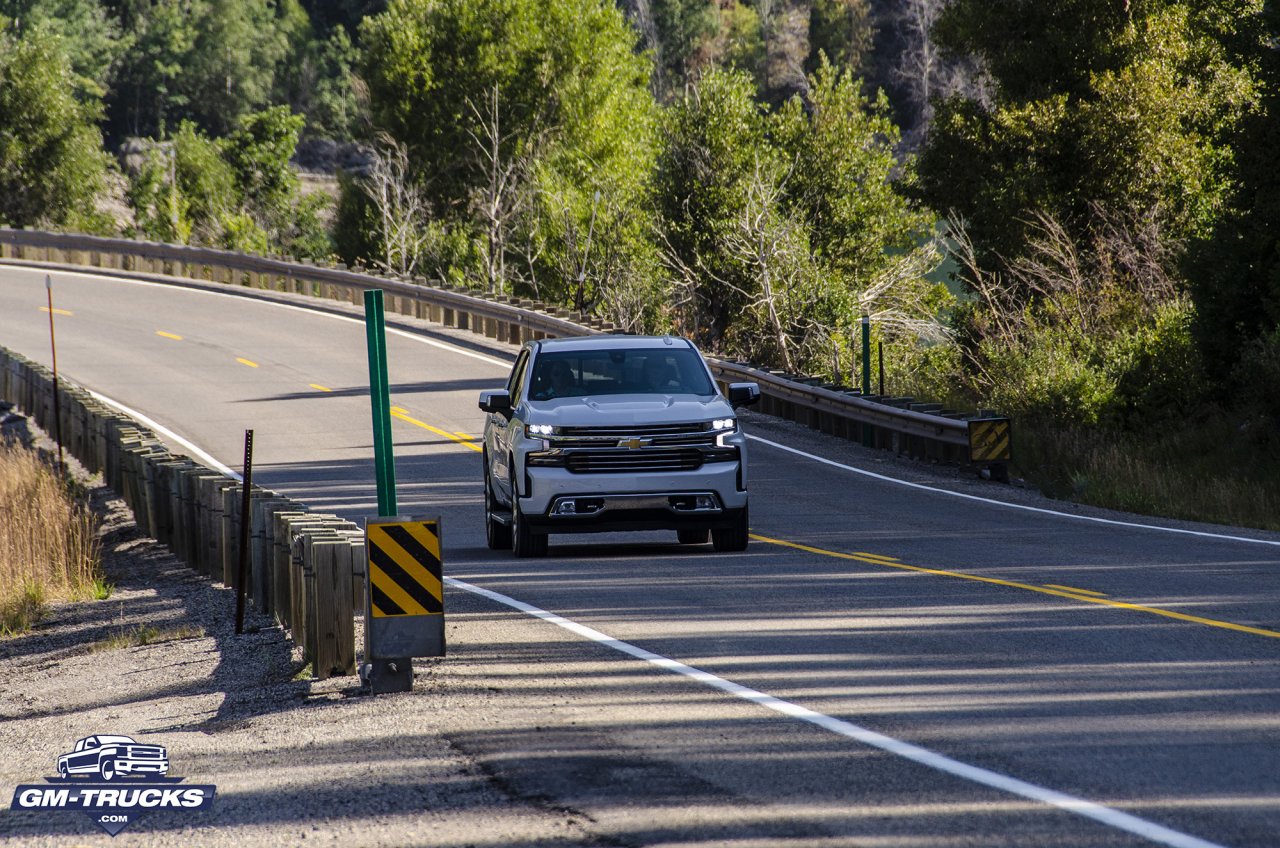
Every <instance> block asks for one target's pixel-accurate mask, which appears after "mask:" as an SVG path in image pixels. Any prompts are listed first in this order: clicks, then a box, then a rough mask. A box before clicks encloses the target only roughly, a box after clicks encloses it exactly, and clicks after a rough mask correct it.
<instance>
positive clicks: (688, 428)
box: [550, 423, 716, 448]
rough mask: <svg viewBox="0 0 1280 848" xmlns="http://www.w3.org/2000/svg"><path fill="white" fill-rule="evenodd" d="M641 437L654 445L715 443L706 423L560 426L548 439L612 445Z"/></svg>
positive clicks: (565, 444) (558, 443) (563, 444)
mask: <svg viewBox="0 0 1280 848" xmlns="http://www.w3.org/2000/svg"><path fill="white" fill-rule="evenodd" d="M631 439H643V440H645V441H647V442H648V443H649V444H651V445H653V446H654V447H676V446H684V445H691V446H696V445H714V444H715V443H716V434H715V433H712V432H710V431H708V430H707V425H705V424H700V423H693V424H660V425H652V426H646V427H636V426H630V427H562V428H560V432H559V433H557V434H556V435H555V436H553V437H552V438H551V439H550V442H551V445H552V447H557V448H573V447H604V446H606V445H607V446H608V447H614V446H616V445H617V444H618V443H619V442H622V441H627V440H631Z"/></svg>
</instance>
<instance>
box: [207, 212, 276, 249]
mask: <svg viewBox="0 0 1280 848" xmlns="http://www.w3.org/2000/svg"><path fill="white" fill-rule="evenodd" d="M221 223H222V243H221V244H220V245H219V247H225V248H226V249H227V250H238V251H240V252H241V253H255V254H257V255H259V256H265V255H266V254H268V253H270V252H271V239H270V238H269V237H268V236H267V232H266V230H264V229H262V227H260V226H258V222H257V221H255V220H254V219H253V216H252V215H250V214H249V213H248V212H243V211H241V212H230V213H227V214H224V215H223V216H222V221H221Z"/></svg>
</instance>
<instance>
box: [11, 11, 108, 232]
mask: <svg viewBox="0 0 1280 848" xmlns="http://www.w3.org/2000/svg"><path fill="white" fill-rule="evenodd" d="M75 79H76V77H75V73H74V71H73V70H72V67H71V62H70V60H69V58H68V57H67V55H66V54H65V53H64V52H62V50H61V47H60V40H59V39H58V38H57V37H56V36H53V35H50V34H46V33H45V32H43V31H41V30H40V29H39V28H36V29H34V30H30V31H27V32H25V33H23V34H22V35H21V36H15V35H14V34H13V33H11V32H10V31H9V28H8V26H7V25H6V23H5V21H4V19H3V18H0V223H3V224H6V225H8V226H19V227H31V226H37V225H38V226H52V227H69V228H72V229H81V230H102V229H105V228H106V227H107V224H106V223H105V222H104V221H103V220H101V216H99V215H97V213H96V212H95V211H94V202H95V200H96V198H97V196H98V194H99V193H100V192H101V191H102V189H103V187H104V184H105V179H106V174H107V170H108V167H109V164H108V160H107V157H106V155H105V154H104V153H103V152H102V136H101V134H100V133H99V132H98V128H97V120H98V118H99V117H100V115H101V105H100V102H99V101H98V100H97V99H96V98H94V97H93V96H92V94H90V93H87V92H86V93H85V94H84V99H83V100H80V99H77V98H76V97H75V96H74V94H73V92H74V91H75V90H76V85H75Z"/></svg>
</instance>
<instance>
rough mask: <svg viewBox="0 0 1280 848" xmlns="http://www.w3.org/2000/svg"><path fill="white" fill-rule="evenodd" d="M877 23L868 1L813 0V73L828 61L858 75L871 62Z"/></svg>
mask: <svg viewBox="0 0 1280 848" xmlns="http://www.w3.org/2000/svg"><path fill="white" fill-rule="evenodd" d="M874 37H875V21H874V19H873V16H872V14H871V4H870V2H869V0H813V5H812V11H811V12H810V18H809V49H810V53H809V59H808V61H807V62H806V69H807V70H808V71H809V72H810V73H813V72H814V71H817V70H818V69H819V68H820V67H822V65H823V64H824V57H825V60H828V61H830V63H831V64H833V65H835V67H837V68H845V69H848V70H849V71H851V72H852V73H854V74H859V73H861V72H862V70H863V69H864V68H866V67H867V65H868V64H869V62H870V59H871V48H872V43H873V41H874Z"/></svg>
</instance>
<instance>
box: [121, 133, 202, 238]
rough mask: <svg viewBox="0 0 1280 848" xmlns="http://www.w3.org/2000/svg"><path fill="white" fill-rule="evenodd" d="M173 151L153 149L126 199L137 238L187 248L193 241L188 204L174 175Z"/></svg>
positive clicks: (149, 152) (134, 179)
mask: <svg viewBox="0 0 1280 848" xmlns="http://www.w3.org/2000/svg"><path fill="white" fill-rule="evenodd" d="M173 155H174V153H173V148H172V146H168V147H158V146H157V147H152V148H151V149H150V150H148V151H147V153H146V157H145V159H144V160H143V163H142V167H141V168H140V169H139V170H138V173H137V174H136V175H135V176H134V178H133V179H132V180H131V181H130V183H129V188H128V191H127V192H126V198H127V199H128V201H129V207H130V208H131V209H133V230H132V232H130V233H129V235H130V236H131V237H133V238H141V239H146V240H148V241H158V242H167V243H169V244H186V242H187V240H188V239H189V238H190V237H191V220H190V217H189V215H188V209H187V201H186V200H185V199H184V198H183V196H182V193H181V192H180V191H179V189H178V184H177V182H176V181H175V180H174V179H173V176H172V174H171V168H172V162H173Z"/></svg>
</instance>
